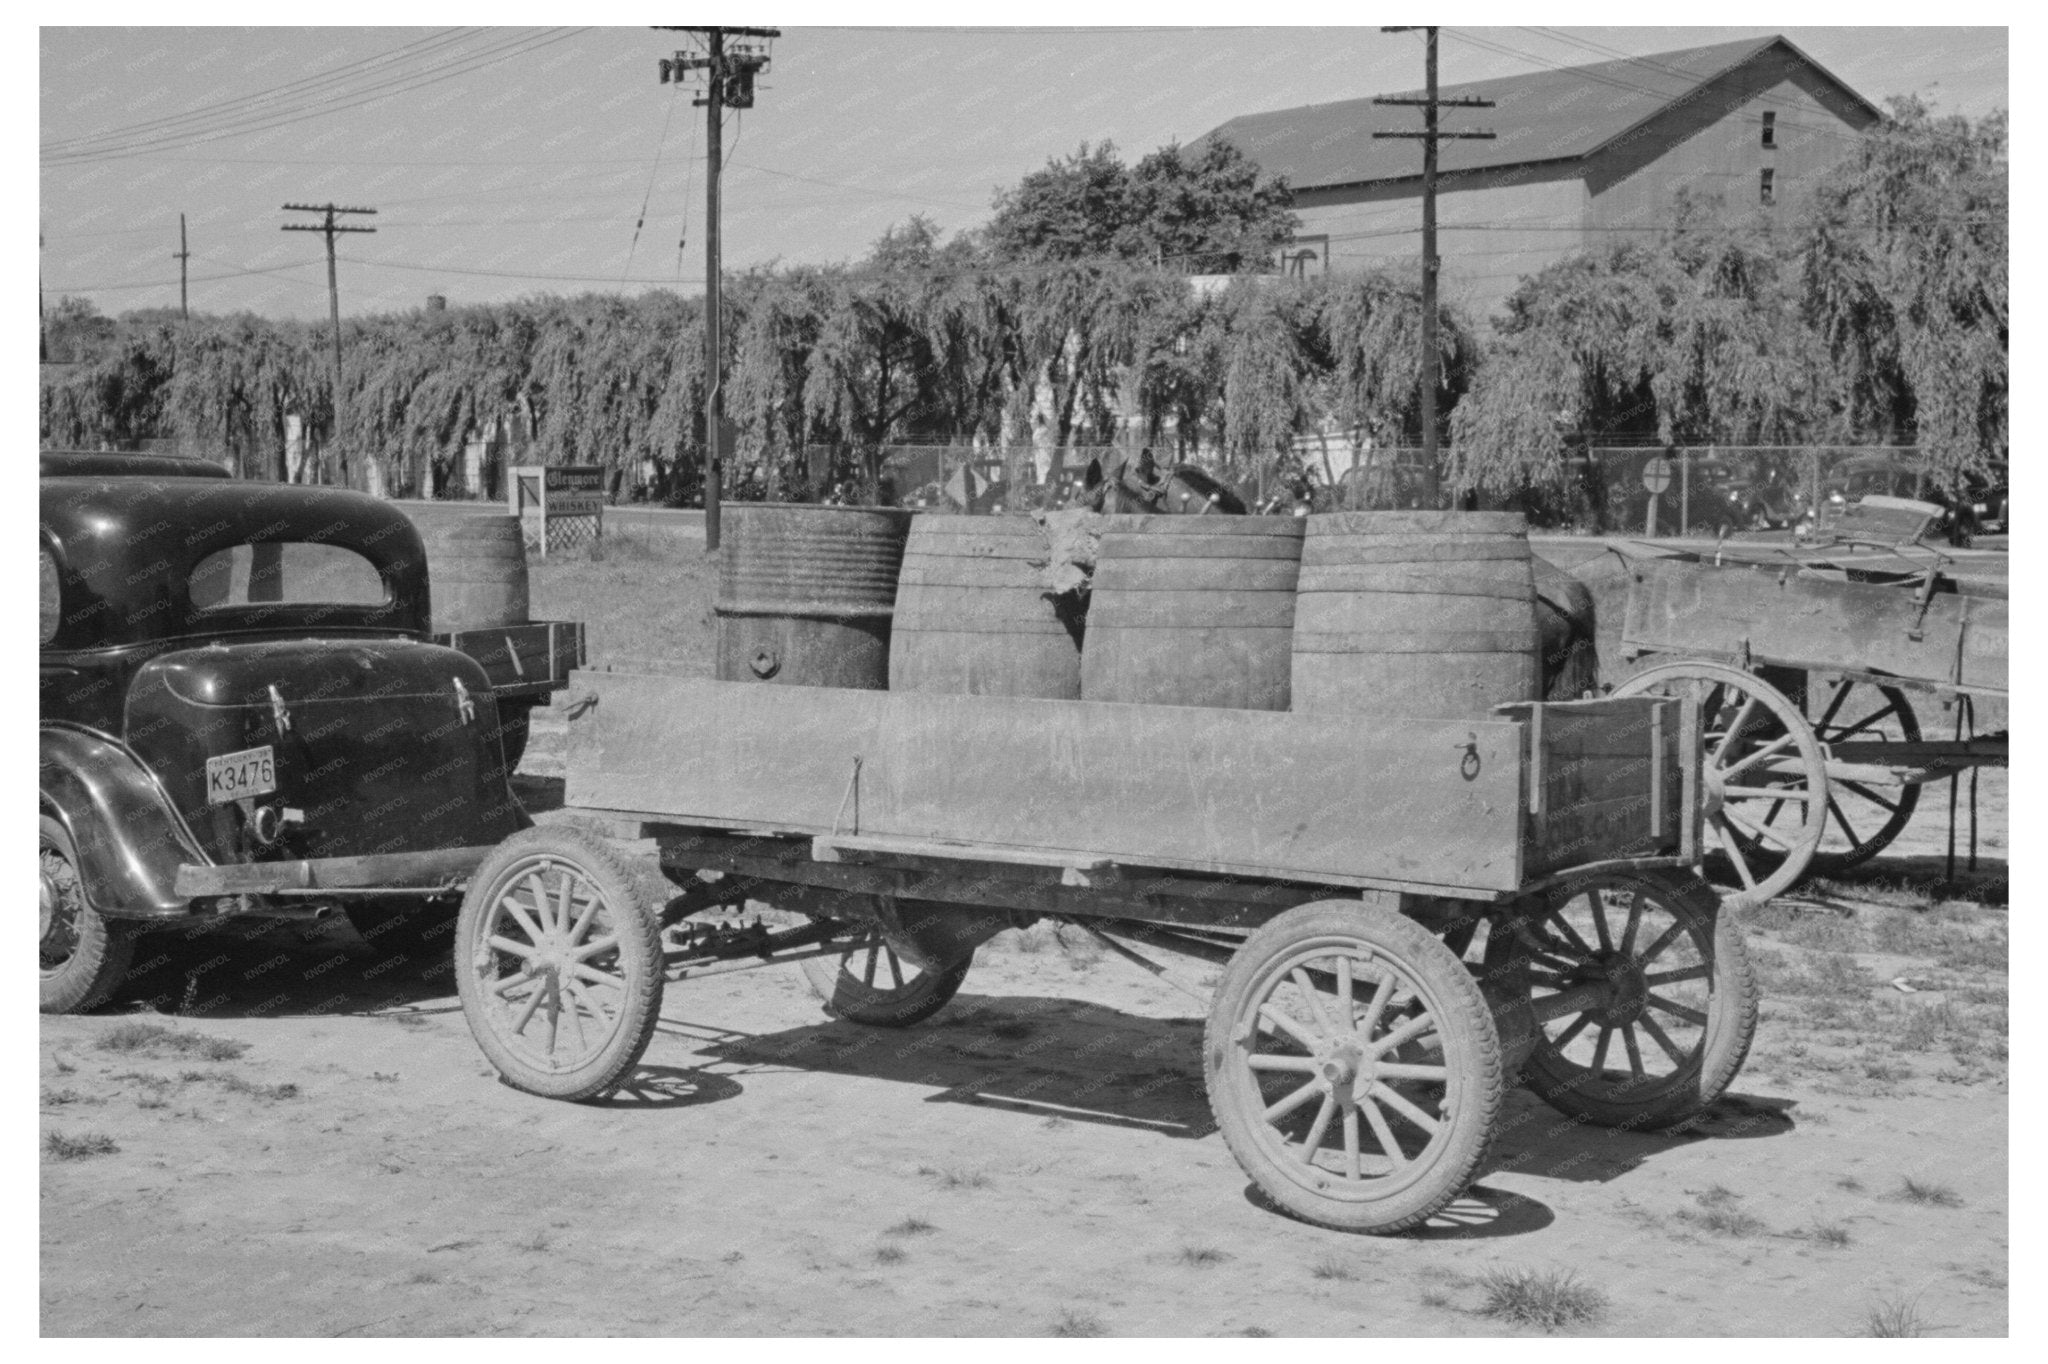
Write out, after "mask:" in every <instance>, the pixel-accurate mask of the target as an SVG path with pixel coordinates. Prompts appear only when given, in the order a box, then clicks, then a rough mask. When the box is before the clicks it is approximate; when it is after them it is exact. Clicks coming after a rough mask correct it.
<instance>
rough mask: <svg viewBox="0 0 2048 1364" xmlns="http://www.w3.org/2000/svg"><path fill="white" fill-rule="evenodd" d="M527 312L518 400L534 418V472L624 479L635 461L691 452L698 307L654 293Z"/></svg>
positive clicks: (697, 399) (699, 352) (697, 395)
mask: <svg viewBox="0 0 2048 1364" xmlns="http://www.w3.org/2000/svg"><path fill="white" fill-rule="evenodd" d="M529 306H530V307H531V311H532V327H533V341H532V346H531V348H530V350H529V351H528V355H529V357H530V358H529V365H528V369H527V373H526V376H525V379H524V380H523V383H522V385H521V389H520V396H521V398H522V400H523V401H524V402H525V403H526V405H527V406H529V407H530V408H531V410H532V412H533V419H534V453H535V457H536V459H537V460H538V461H539V462H544V463H550V464H556V463H559V464H596V465H599V466H601V467H603V468H605V469H608V470H616V471H620V472H627V471H630V470H632V468H633V467H634V465H635V464H636V463H637V462H638V461H639V460H640V459H643V458H653V459H655V460H657V461H658V462H671V461H674V460H676V459H678V458H679V457H680V456H681V454H682V453H683V452H684V451H685V449H686V447H688V448H692V449H694V448H695V447H696V445H697V442H698V438H697V436H696V434H695V432H696V423H697V416H696V414H697V413H698V412H699V411H700V410H701V408H702V399H703V377H702V376H703V373H704V364H703V351H704V346H703V340H702V320H701V319H702V315H703V314H702V308H701V305H699V304H698V303H696V302H695V301H685V300H683V299H681V298H679V297H677V296H676V295H674V294H672V293H668V292H666V291H656V292H653V293H649V294H645V295H641V296H640V297H638V298H635V299H631V300H628V299H622V298H619V297H616V296H604V295H584V296H581V297H578V298H574V299H558V298H549V299H543V300H540V301H539V302H537V303H535V304H533V305H529Z"/></svg>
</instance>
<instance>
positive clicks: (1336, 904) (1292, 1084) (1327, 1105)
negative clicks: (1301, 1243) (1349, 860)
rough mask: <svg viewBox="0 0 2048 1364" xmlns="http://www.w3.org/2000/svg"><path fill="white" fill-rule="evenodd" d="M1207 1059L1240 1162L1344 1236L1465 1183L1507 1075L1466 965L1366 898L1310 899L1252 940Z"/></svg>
mask: <svg viewBox="0 0 2048 1364" xmlns="http://www.w3.org/2000/svg"><path fill="white" fill-rule="evenodd" d="M1202 1052H1203V1065H1204V1069H1205V1072H1206V1075H1207V1079H1208V1087H1209V1106H1210V1109H1211V1111H1212V1112H1214V1114H1215V1115H1216V1125H1217V1126H1218V1127H1219V1128H1221V1129H1222V1131H1223V1140H1224V1141H1225V1143H1227V1144H1228V1145H1229V1147H1230V1153H1231V1154H1232V1155H1233V1156H1235V1157H1236V1158H1237V1163H1238V1164H1239V1165H1240V1166H1242V1167H1243V1168H1244V1171H1245V1173H1246V1174H1248V1175H1250V1176H1251V1178H1252V1181H1253V1182H1254V1183H1255V1184H1257V1185H1258V1187H1259V1188H1260V1190H1261V1191H1263V1192H1264V1193H1265V1195H1266V1196H1267V1197H1268V1198H1270V1199H1272V1200H1273V1202H1275V1203H1276V1204H1278V1205H1279V1206H1280V1207H1282V1208H1284V1209H1285V1210H1286V1211H1288V1212H1290V1213H1292V1214H1293V1215H1295V1216H1296V1217H1299V1218H1301V1219H1302V1220H1304V1221H1307V1222H1313V1223H1316V1224H1317V1225H1319V1226H1325V1227H1331V1228H1335V1229H1336V1230H1339V1231H1363V1232H1376V1233H1386V1232H1396V1231H1401V1230H1404V1229H1406V1228H1408V1227H1412V1226H1415V1225H1417V1224H1418V1223H1421V1222H1424V1221H1426V1220H1428V1219H1429V1218H1430V1217H1431V1216H1433V1215H1434V1214H1435V1213H1436V1212H1437V1211H1439V1210H1440V1209H1441V1208H1443V1206H1444V1205H1445V1204H1447V1203H1449V1202H1450V1201H1451V1200H1452V1199H1454V1198H1456V1197H1457V1196H1458V1195H1459V1194H1460V1193H1462V1192H1464V1190H1465V1187H1466V1185H1468V1184H1470V1183H1471V1181H1472V1180H1473V1178H1474V1177H1475V1176H1477V1174H1478V1173H1479V1170H1480V1168H1481V1166H1482V1163H1483V1162H1484V1161H1485V1159H1486V1155H1487V1151H1488V1148H1489V1146H1490V1145H1491V1142H1492V1138H1493V1132H1494V1124H1495V1122H1496V1121H1497V1120H1498V1118H1499V1116H1500V1110H1501V1104H1502V1102H1503V1099H1504V1096H1505V1091H1506V1083H1507V1082H1506V1076H1505V1073H1504V1069H1503V1066H1502V1062H1501V1051H1500V1040H1499V1038H1498V1037H1497V1036H1496V1035H1495V1033H1494V1025H1493V1017H1492V1015H1491V1013H1490V1012H1489V1010H1488V1007H1487V1002H1486V999H1485V997H1484V996H1483V995H1482V994H1481V993H1480V989H1479V985H1478V983H1477V982H1476V981H1474V980H1473V978H1472V976H1471V973H1470V972H1469V971H1467V970H1466V968H1465V964H1464V963H1463V962H1462V961H1460V960H1459V959H1458V957H1457V955H1456V954H1455V953H1453V952H1452V951H1451V950H1450V949H1449V948H1448V947H1446V946H1444V944H1443V943H1442V942H1441V941H1439V940H1438V939H1437V938H1436V937H1434V936H1433V935H1432V934H1430V933H1429V932H1428V931H1426V930H1425V929H1424V928H1422V926H1421V925H1419V924H1416V923H1413V922H1411V921H1409V920H1407V919H1404V918H1402V917H1401V916H1400V915H1398V914H1394V913H1392V912H1389V911H1387V910H1382V909H1376V908H1373V907H1370V906H1367V905H1363V904H1361V903H1359V902H1358V901H1355V900H1353V901H1342V900H1323V901H1318V902H1316V903H1313V904H1307V905H1301V906H1298V907H1296V908H1294V909H1290V910H1288V911H1286V912H1285V913H1283V914H1280V915H1277V916H1276V917H1274V918H1273V919H1272V920H1270V921H1269V922H1268V923H1266V924H1265V926H1264V927H1262V928H1260V929H1259V930H1258V931H1257V932H1255V933H1253V934H1252V935H1251V937H1250V938H1248V939H1246V940H1245V943H1244V946H1242V947H1241V948H1239V949H1238V951H1237V953H1236V954H1235V955H1234V956H1232V957H1231V959H1230V964H1229V965H1228V966H1227V967H1226V968H1225V969H1224V972H1223V978H1222V980H1221V982H1220V983H1219V984H1218V985H1217V987H1216V998H1215V1002H1214V1004H1213V1005H1212V1006H1211V1008H1210V1010H1209V1022H1208V1028H1207V1031H1206V1032H1205V1034H1204V1036H1203V1044H1202Z"/></svg>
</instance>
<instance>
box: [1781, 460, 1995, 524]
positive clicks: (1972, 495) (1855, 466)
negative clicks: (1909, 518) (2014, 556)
mask: <svg viewBox="0 0 2048 1364" xmlns="http://www.w3.org/2000/svg"><path fill="white" fill-rule="evenodd" d="M2010 496H2011V493H2010V488H2009V486H2008V484H2007V482H2006V473H2005V468H2004V466H2002V465H1999V466H1994V469H1993V471H1992V472H1991V473H1990V474H1989V475H1971V476H1970V477H1969V478H1968V479H1966V480H1965V481H1964V484H1963V490H1962V492H1961V493H1959V494H1951V493H1949V492H1947V491H1946V490H1944V489H1943V488H1941V487H1939V486H1938V485H1936V484H1935V483H1934V482H1933V480H1931V479H1929V478H1927V477H1926V476H1925V475H1924V473H1923V471H1922V470H1921V469H1920V467H1919V466H1918V465H1917V464H1914V463H1913V462H1911V461H1910V460H1906V459H1901V458H1899V457H1897V456H1892V455H1864V456H1859V457H1857V458H1855V459H1850V460H1845V461H1843V462H1842V463H1841V464H1839V465H1837V466H1836V467H1835V469H1834V470H1833V471H1832V473H1831V474H1830V475H1829V477H1828V478H1827V479H1826V480H1825V481H1824V482H1823V483H1822V484H1821V500H1822V502H1823V503H1824V504H1826V505H1825V507H1824V508H1823V510H1822V513H1821V519H1822V524H1823V526H1825V525H1826V524H1827V523H1828V521H1829V519H1830V516H1829V514H1830V512H1831V511H1839V510H1840V509H1841V508H1843V507H1845V506H1848V505H1850V504H1853V503H1856V502H1860V501H1862V500H1863V499H1864V498H1866V497H1904V498H1911V499H1913V500H1914V501H1919V502H1931V503H1933V504H1934V505H1936V506H1938V507H1940V508H1941V509H1942V516H1941V518H1940V520H1939V521H1938V522H1937V523H1936V525H1935V527H1934V531H1933V533H1934V534H1936V535H1939V536H1942V537H1943V538H1945V539H1947V540H1948V542H1949V543H1950V544H1954V545H1967V544H1969V543H1970V541H1971V539H1972V538H1973V537H1975V536H1978V535H1990V534H2007V533H2009V532H2010V529H2011V527H2010V520H2009V517H2010V512H2009V510H2008V503H2009V501H2010Z"/></svg>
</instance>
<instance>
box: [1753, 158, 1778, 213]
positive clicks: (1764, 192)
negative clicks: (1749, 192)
mask: <svg viewBox="0 0 2048 1364" xmlns="http://www.w3.org/2000/svg"><path fill="white" fill-rule="evenodd" d="M1771 179H1772V176H1771V172H1770V170H1769V169H1768V168H1766V169H1765V171H1764V173H1763V177H1762V179H1760V180H1758V181H1757V202H1759V203H1761V204H1762V205H1763V206H1764V207H1765V208H1769V207H1770V206H1771V205H1772V204H1773V203H1774V202H1776V192H1775V190H1774V189H1773V188H1772V185H1771Z"/></svg>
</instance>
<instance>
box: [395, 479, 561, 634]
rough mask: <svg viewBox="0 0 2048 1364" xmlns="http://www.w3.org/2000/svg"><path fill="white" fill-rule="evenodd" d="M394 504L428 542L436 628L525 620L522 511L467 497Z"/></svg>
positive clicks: (436, 630)
mask: <svg viewBox="0 0 2048 1364" xmlns="http://www.w3.org/2000/svg"><path fill="white" fill-rule="evenodd" d="M393 505H395V506H397V507H398V508H399V509H400V510H401V511H403V512H404V513H405V514H406V516H407V518H408V519H410V520H411V521H412V524H413V527H414V528H415V529H416V530H418V531H419V533H420V542H421V544H423V545H424V546H425V547H426V551H427V586H428V591H429V595H430V600H431V605H430V606H429V608H428V610H429V612H430V614H431V615H432V617H433V624H432V626H431V627H430V628H431V629H432V631H433V633H435V634H437V635H447V634H453V633H455V632H456V631H458V630H481V629H486V628H488V627H490V626H494V625H524V624H525V623H526V620H527V611H528V605H527V591H526V542H525V541H524V540H522V539H521V538H520V533H519V518H518V517H516V516H512V515H509V514H507V513H502V512H479V511H476V510H474V509H473V504H464V503H446V504H442V503H434V502H411V503H406V502H400V503H394V504H393Z"/></svg>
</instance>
